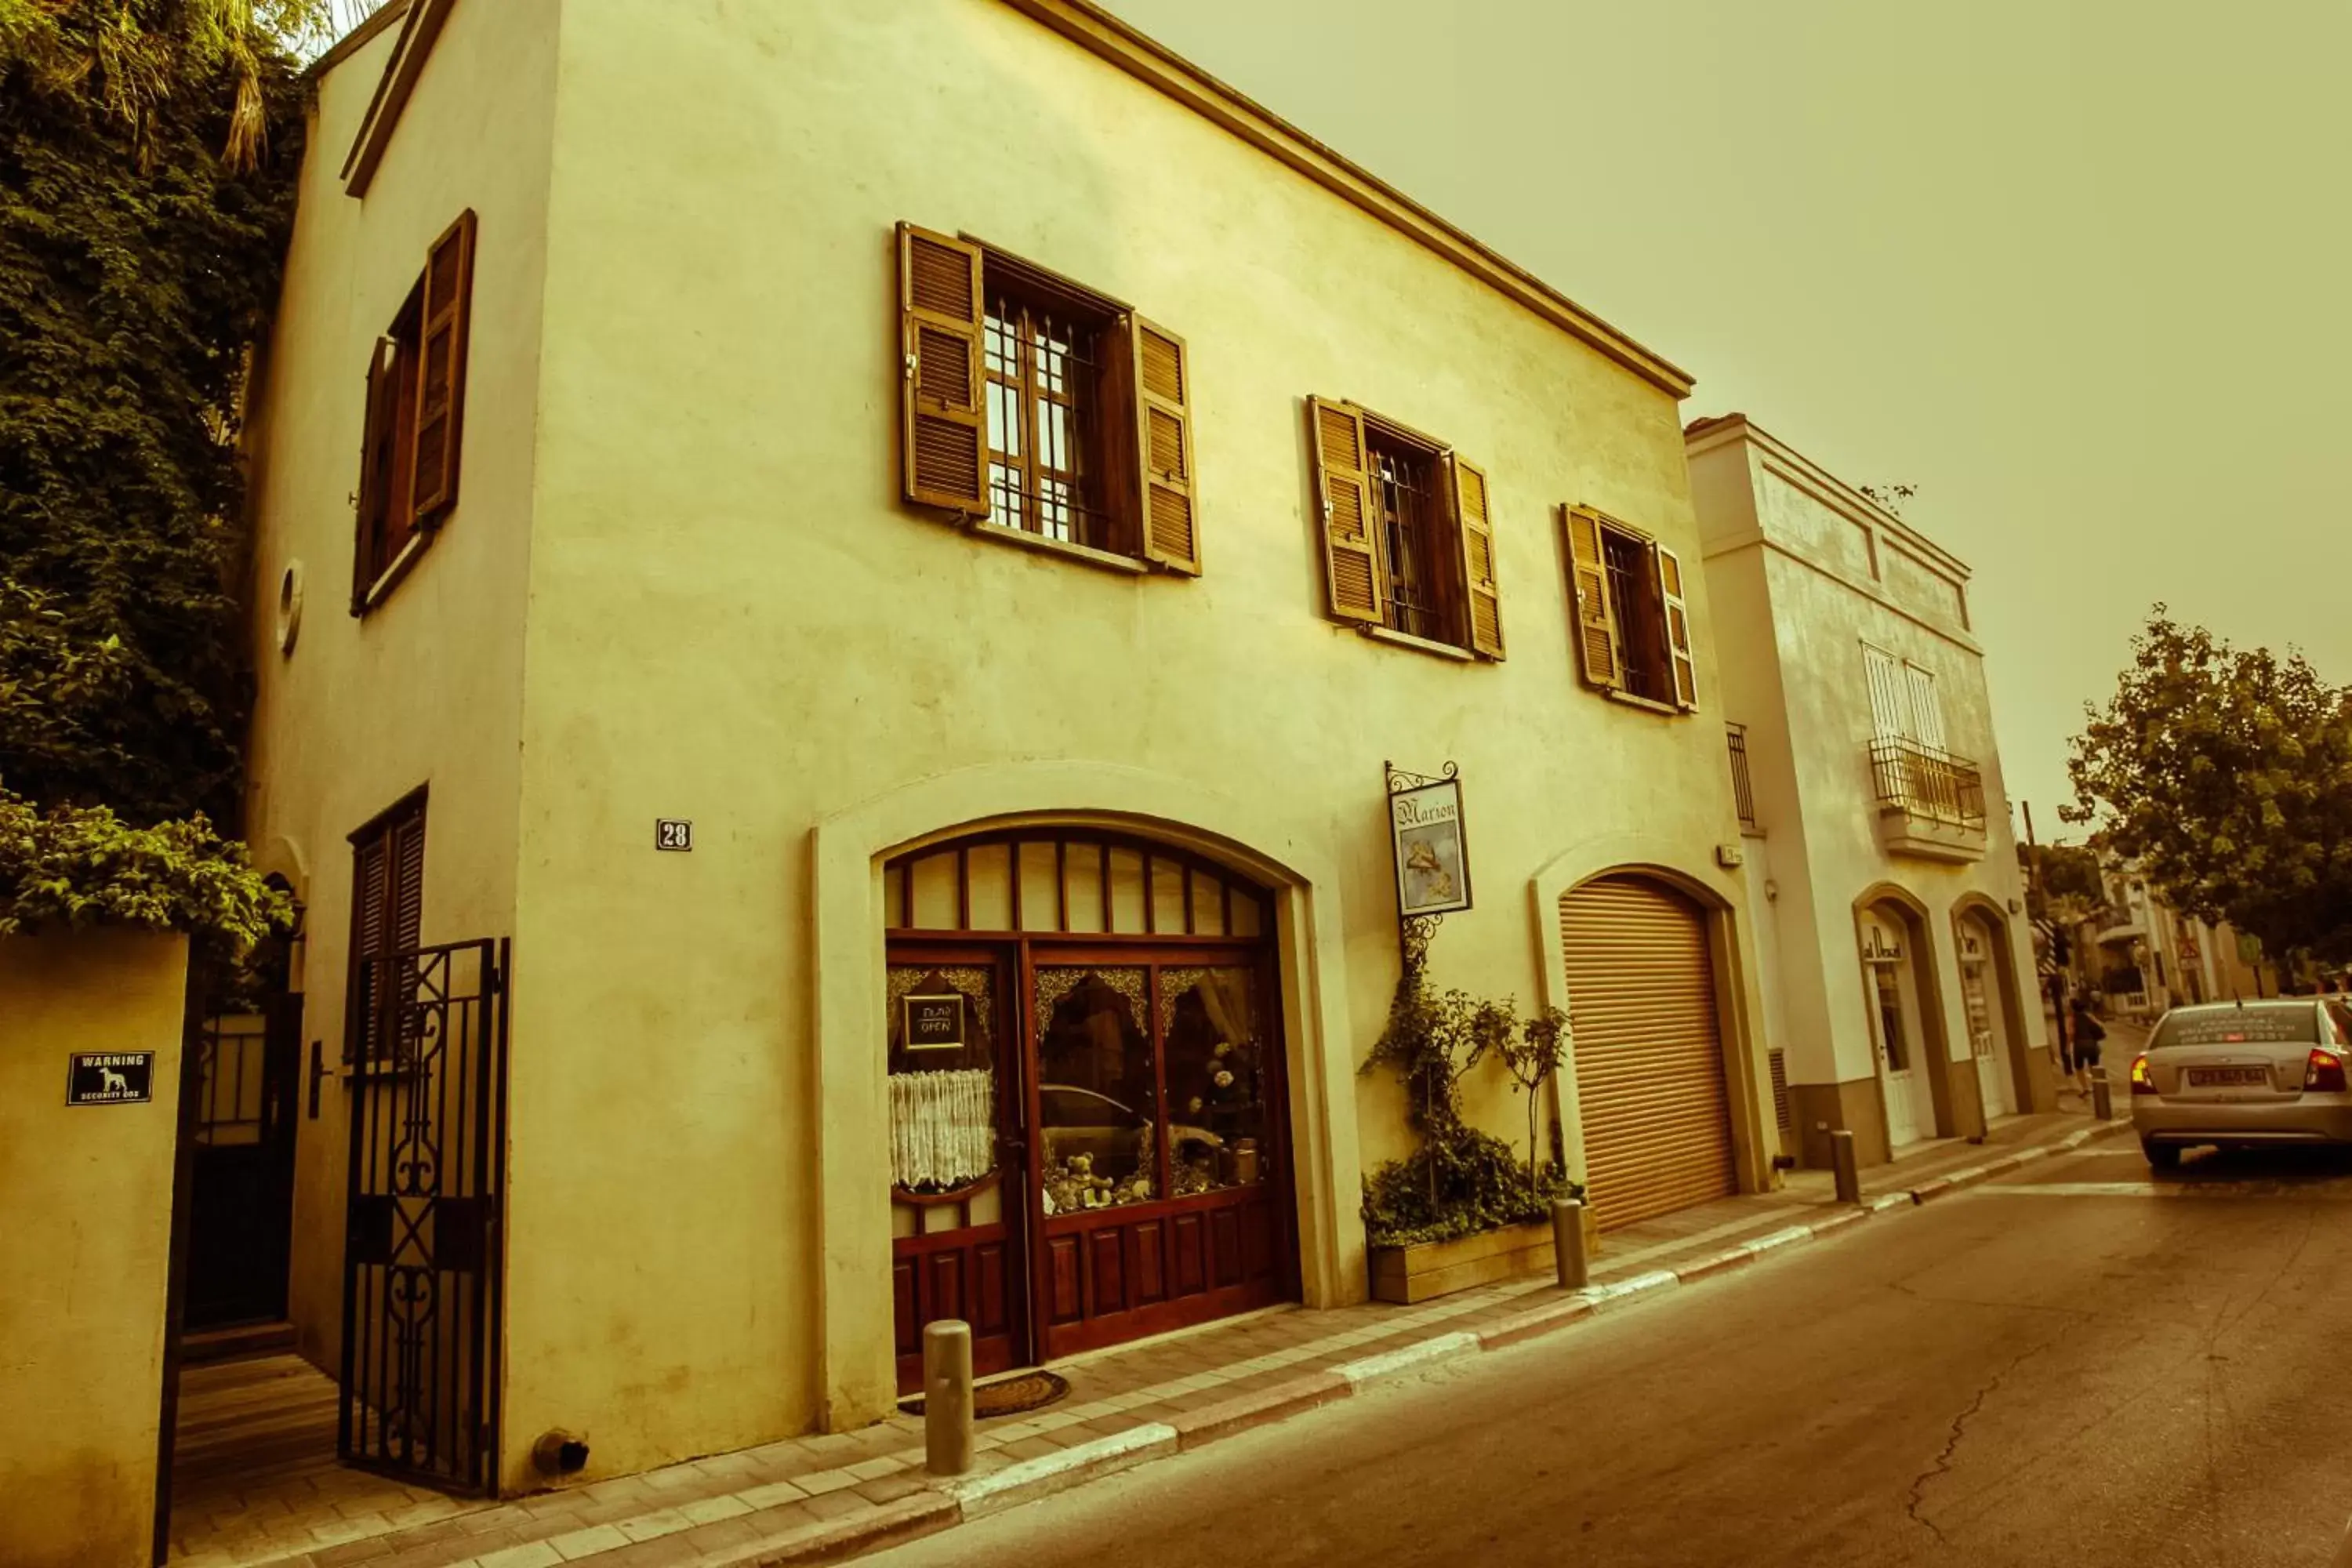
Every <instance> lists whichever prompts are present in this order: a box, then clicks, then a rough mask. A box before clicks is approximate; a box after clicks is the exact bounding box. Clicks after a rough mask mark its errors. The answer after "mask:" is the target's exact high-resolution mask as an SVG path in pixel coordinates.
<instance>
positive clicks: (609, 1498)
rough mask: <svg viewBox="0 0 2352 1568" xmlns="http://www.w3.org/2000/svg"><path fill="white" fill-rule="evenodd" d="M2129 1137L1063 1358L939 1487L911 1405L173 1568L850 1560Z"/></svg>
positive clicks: (1714, 1210) (1741, 1210) (2067, 1130)
mask: <svg viewBox="0 0 2352 1568" xmlns="http://www.w3.org/2000/svg"><path fill="white" fill-rule="evenodd" d="M2122 1114H2123V1115H2124V1116H2125V1117H2126V1118H2127V1117H2128V1115H2129V1108H2128V1106H2125V1107H2123V1108H2122ZM2128 1127H2129V1122H2128V1121H2127V1120H2126V1121H2116V1122H2112V1123H2107V1124H2104V1125H2102V1124H2097V1123H2094V1122H2092V1121H2090V1120H2089V1118H2088V1116H2087V1114H2086V1113H2085V1112H2083V1111H2075V1112H2072V1113H2068V1112H2059V1113H2053V1114H2049V1115H2042V1116H2032V1117H2014V1118H2010V1119H2007V1120H2005V1121H2002V1122H2000V1123H1999V1124H1997V1125H1996V1126H1995V1127H1994V1128H1993V1130H1992V1131H1991V1132H1990V1135H1989V1136H1988V1138H1987V1139H1986V1140H1985V1141H1984V1142H1981V1143H1971V1142H1961V1141H1957V1140H1955V1141H1949V1142H1940V1143H1936V1144H1931V1145H1928V1146H1927V1147H1925V1148H1918V1149H1915V1150H1913V1151H1911V1152H1908V1153H1907V1154H1906V1156H1905V1157H1904V1158H1902V1159H1900V1160H1897V1161H1896V1162H1895V1163H1891V1164H1887V1165H1882V1166H1878V1167H1875V1168H1874V1169H1873V1170H1871V1171H1869V1172H1866V1173H1864V1202H1863V1203H1862V1204H1861V1205H1839V1204H1837V1203H1836V1202H1835V1201H1834V1194H1832V1190H1831V1185H1830V1178H1829V1175H1828V1173H1825V1172H1795V1173H1790V1175H1789V1178H1788V1181H1787V1184H1786V1185H1785V1186H1784V1187H1783V1189H1782V1190H1780V1191H1778V1192H1774V1193H1769V1194H1756V1195H1752V1196H1746V1197H1737V1198H1727V1199H1724V1200H1722V1201H1720V1202H1717V1203H1713V1204H1707V1205H1702V1206H1700V1207H1698V1208H1695V1209H1690V1210H1685V1211H1684V1212H1683V1213H1681V1214H1677V1215H1670V1216H1668V1217H1666V1218H1664V1219H1659V1220H1653V1221H1648V1222H1645V1223H1643V1224H1641V1225H1636V1226H1628V1227H1626V1228H1624V1229H1622V1230H1618V1231H1613V1232H1612V1233H1611V1234H1610V1235H1609V1236H1608V1237H1607V1238H1606V1239H1605V1242H1604V1246H1603V1248H1602V1250H1601V1252H1600V1253H1599V1254H1598V1255H1596V1257H1595V1258H1593V1267H1592V1284H1591V1287H1590V1288H1589V1289H1584V1290H1580V1291H1562V1290H1560V1289H1558V1288H1557V1287H1556V1286H1555V1284H1554V1283H1553V1281H1552V1280H1551V1279H1550V1278H1549V1276H1546V1277H1542V1278H1526V1279H1514V1280H1507V1281H1503V1282H1500V1283H1497V1284H1494V1285H1489V1286H1486V1287H1482V1288H1480V1289H1475V1290H1468V1291H1464V1292H1462V1293H1460V1294H1458V1295H1454V1296H1448V1297H1445V1298H1444V1299H1442V1300H1436V1301H1432V1302H1429V1303H1426V1304H1424V1305H1423V1306H1420V1307H1412V1308H1405V1307H1394V1306H1388V1305H1383V1304H1379V1303H1366V1304H1364V1305H1360V1306H1355V1307H1347V1308H1340V1309H1337V1310H1328V1311H1312V1312H1310V1311H1305V1310H1297V1309H1276V1310H1270V1311H1266V1312H1262V1313H1257V1314H1254V1315H1252V1316H1250V1317H1247V1318H1241V1319H1234V1320H1228V1321H1223V1322H1220V1323H1214V1324H1210V1325H1206V1326H1204V1327H1202V1328H1201V1329H1198V1330H1194V1331H1190V1332H1186V1333H1181V1334H1176V1335H1170V1336H1166V1337H1163V1338H1160V1339H1157V1340H1154V1341H1151V1342H1148V1343H1144V1344H1139V1345H1135V1346H1129V1347H1122V1348H1118V1349H1113V1350H1109V1351H1105V1352H1097V1353H1096V1354H1094V1355H1091V1356H1087V1357H1082V1358H1079V1359H1077V1360H1076V1361H1074V1362H1070V1363H1058V1364H1057V1365H1056V1366H1055V1371H1057V1372H1059V1373H1061V1374H1062V1375H1063V1376H1065V1377H1066V1378H1067V1379H1068V1380H1069V1383H1070V1393H1069V1395H1068V1396H1067V1397H1066V1398H1065V1399H1064V1400H1062V1401H1061V1402H1059V1403H1058V1404H1056V1405H1052V1406H1049V1407H1048V1408H1046V1409H1044V1410H1041V1411H1038V1412H1035V1413H1034V1414H1032V1415H1025V1416H1020V1417H1015V1418H1011V1419H1000V1420H996V1421H991V1422H987V1423H983V1424H982V1426H981V1429H980V1434H979V1438H978V1443H979V1447H980V1449H981V1453H980V1457H979V1464H978V1467H977V1468H975V1469H974V1471H973V1472H972V1473H971V1474H970V1475H968V1476H964V1477H960V1478H957V1479H953V1480H946V1481H942V1480H938V1479H933V1478H929V1477H928V1476H926V1475H925V1473H924V1471H923V1436H922V1424H921V1422H920V1420H919V1418H916V1417H912V1416H908V1415H898V1416H895V1417H893V1418H891V1419H889V1420H887V1421H885V1422H882V1423H880V1424H878V1425H877V1426H870V1427H867V1428H866V1429H864V1430H862V1431H857V1432H849V1433H836V1434H831V1435H827V1436H812V1437H798V1438H793V1439H789V1440H787V1441H784V1442H780V1443H773V1444H769V1445H767V1446H765V1447H759V1448H752V1449H747V1450H744V1451H742V1452H740V1453H733V1454H724V1455H719V1456H717V1457H714V1458H704V1459H698V1460H694V1461H691V1462H688V1463H685V1464H679V1465H673V1466H670V1467H667V1468H664V1469H660V1470H654V1471H649V1472H647V1473H646V1474H644V1475H639V1476H631V1477H624V1478H618V1479H612V1480H605V1481H597V1482H593V1483H591V1484H588V1485H585V1486H579V1487H573V1488H569V1489H563V1490H561V1491H554V1492H547V1493H542V1494H540V1495H537V1496H533V1497H526V1498H521V1499H518V1500H511V1501H506V1502H500V1503H495V1504H464V1503H458V1502H455V1501H445V1502H444V1503H442V1504H441V1505H439V1507H438V1508H436V1509H432V1510H426V1513H427V1514H428V1515H430V1516H420V1515H419V1514H414V1513H412V1514H409V1515H408V1516H407V1517H405V1518H396V1517H383V1516H377V1517H373V1518H368V1517H364V1516H362V1517H354V1516H352V1514H350V1513H349V1512H348V1511H338V1512H334V1513H331V1514H330V1515H328V1516H327V1517H326V1518H325V1519H323V1520H320V1519H314V1518H313V1517H312V1516H311V1515H310V1513H308V1512H306V1511H305V1510H303V1509H301V1508H299V1507H293V1508H286V1509H279V1510H275V1511H274V1512H272V1511H270V1510H264V1512H263V1514H262V1516H261V1517H259V1518H258V1519H257V1520H256V1521H252V1522H253V1524H254V1525H255V1528H254V1529H253V1530H251V1531H246V1530H240V1529H237V1528H236V1525H238V1524H239V1523H240V1522H242V1521H227V1520H225V1521H219V1523H220V1524H221V1526H223V1528H222V1529H220V1530H218V1531H215V1532H214V1533H213V1534H212V1535H211V1536H210V1537H209V1538H208V1539H207V1541H206V1542H205V1546H204V1547H203V1548H202V1549H200V1550H198V1551H196V1552H193V1553H191V1554H189V1555H186V1556H182V1555H180V1554H178V1553H175V1554H174V1555H173V1563H175V1564H178V1563H186V1564H189V1565H190V1568H230V1565H232V1564H238V1565H242V1564H254V1563H279V1564H286V1565H289V1568H292V1565H301V1568H341V1565H344V1564H353V1563H361V1564H369V1565H371V1568H546V1565H548V1564H552V1563H563V1562H583V1561H584V1562H588V1563H594V1564H596V1565H598V1568H624V1565H628V1564H648V1565H650V1564H677V1563H713V1564H716V1563H733V1564H750V1563H761V1564H767V1563H814V1562H820V1561H826V1560H831V1559H836V1558H840V1557H845V1556H848V1555H852V1554H854V1553H856V1552H863V1551H866V1550H870V1549H872V1548H874V1547H877V1546H880V1545H884V1544H887V1543H889V1542H895V1541H899V1540H905V1539H909V1538H911V1537H913V1536H916V1535H920V1534H927V1533H929V1532H930V1531H936V1530H941V1529H946V1528H949V1527H950V1526H952V1525H954V1524H956V1523H958V1522H960V1521H962V1520H963V1519H966V1518H970V1517H977V1516H979V1515H982V1514H984V1513H988V1512H993V1511H995V1510H999V1509H1003V1508H1006V1507H1011V1506H1013V1505H1014V1504H1016V1503H1020V1502H1024V1501H1027V1500H1031V1499H1033V1498H1035V1497H1039V1496H1042V1495H1045V1494H1046V1493H1048V1492H1052V1491H1056V1490H1060V1489H1064V1488H1066V1487H1069V1486H1072V1485H1076V1484H1077V1483H1079V1482H1081V1481H1084V1480H1086V1479H1090V1478H1092V1477H1094V1476H1097V1475H1102V1474H1107V1473H1108V1472H1110V1471H1113V1470H1118V1469H1123V1468H1127V1467H1128V1466H1130V1465H1134V1464H1138V1463H1140V1462H1142V1461H1144V1460H1147V1459H1150V1458H1158V1457H1160V1456H1163V1455H1167V1454H1171V1453H1174V1452H1176V1451H1178V1450H1180V1449H1182V1448H1189V1447H1196V1446H1198V1445H1200V1444H1202V1443H1206V1442H1211V1441H1213V1440H1215V1439H1216V1438H1218V1437H1221V1436H1228V1435H1230V1434H1233V1433H1235V1432H1239V1431H1243V1430H1246V1429H1248V1428H1250V1427H1253V1426H1262V1425H1265V1424H1266V1423H1268V1422H1272V1421H1278V1420H1281V1419H1283V1418H1285V1417H1286V1416H1288V1415H1295V1414H1297V1413H1299V1412H1302V1411H1305V1410H1307V1409H1311V1408H1313V1407H1314V1406H1316V1405H1320V1404H1324V1403H1327V1402H1328V1401H1330V1400H1334V1399H1341V1398H1345V1397H1347V1396H1348V1395H1349V1394H1352V1393H1353V1392H1354V1391H1355V1390H1356V1389H1357V1388H1358V1387H1360V1386H1361V1385H1362V1384H1366V1383H1370V1382H1372V1381H1375V1380H1377V1379H1379V1378H1381V1377H1384V1376H1389V1375H1393V1374H1395V1373H1402V1372H1404V1371H1408V1370H1410V1369H1412V1368H1414V1367H1419V1366H1423V1365H1425V1364H1427V1363H1432V1362H1434V1361H1439V1360H1444V1359H1446V1358H1449V1357H1453V1356H1458V1355H1472V1354H1476V1353H1478V1352H1483V1351H1486V1350H1492V1349H1498V1348H1501V1347H1503V1346H1506V1345H1511V1344H1517V1343H1519V1342H1524V1341H1526V1340H1529V1339H1532V1338H1535V1337H1538V1336H1539V1335H1543V1334H1548V1333H1550V1332H1553V1331H1557V1330H1560V1329H1563V1328H1566V1327H1568V1326H1570V1325H1571V1324H1573V1323H1575V1322H1577V1321H1580V1320H1582V1319H1584V1318H1586V1317H1588V1316H1590V1315H1591V1314H1592V1313H1595V1312H1601V1311H1608V1310H1615V1309H1618V1308H1621V1307H1622V1306H1623V1305H1625V1304H1627V1303H1629V1302H1630V1301H1633V1300H1639V1299H1640V1298H1642V1297H1643V1296H1644V1295H1646V1294H1649V1293H1651V1292H1654V1291H1657V1290H1661V1289H1671V1288H1674V1287H1676V1286H1679V1285H1681V1284H1684V1283H1687V1282H1689V1281H1692V1280H1695V1279H1702V1278H1705V1277H1706V1276H1708V1275H1712V1274H1717V1273H1721V1272H1724V1271H1726V1270H1728V1269H1732V1268H1738V1267H1740V1266H1742V1265H1744V1264H1747V1263H1751V1262H1753V1261H1755V1260H1756V1259H1757V1258H1759V1257H1761V1256H1763V1255H1764V1254H1765V1253H1767V1252H1770V1251H1776V1250H1778V1249H1780V1248H1782V1247H1789V1246H1792V1245H1797V1244H1801V1243H1802V1242H1805V1241H1808V1240H1811V1239H1812V1238H1813V1237H1819V1236H1822V1235H1825V1234H1827V1233H1829V1232H1832V1231H1834V1230H1838V1229H1841V1228H1843V1227H1845V1226H1852V1225H1854V1224H1858V1223H1861V1222H1863V1221H1865V1220H1867V1219H1869V1218H1870V1217H1872V1216H1873V1215H1876V1214H1880V1213H1883V1212H1885V1211H1887V1210H1889V1209H1897V1208H1908V1207H1910V1206H1911V1205H1915V1204H1918V1203H1924V1202H1927V1201H1929V1200H1930V1199H1931V1198H1933V1197H1935V1196H1936V1195H1937V1194H1941V1193H1944V1192H1947V1191H1950V1190H1953V1189H1955V1188H1958V1187H1962V1186H1966V1185H1969V1184H1971V1183H1974V1182H1978V1181H1982V1180H1985V1179H1987V1178H1989V1177H1990V1176H1992V1175H1996V1174H1999V1173H2002V1172H2004V1171H2009V1170H2014V1169H2016V1168H2018V1167H2019V1166H2021V1165H2022V1164H2024V1163H2027V1162H2028V1161H2030V1160H2033V1159H2038V1158H2042V1157H2045V1156H2047V1155H2049V1154H2051V1153H2053V1152H2059V1151H2062V1150H2063V1149H2068V1148H2072V1147H2075V1146H2078V1145H2080V1144H2081V1143H2083V1142H2086V1141H2088V1140H2089V1139H2091V1138H2093V1137H2096V1136H2101V1135H2103V1134H2104V1133H2106V1132H2110V1131H2126V1130H2127V1129H2128Z"/></svg>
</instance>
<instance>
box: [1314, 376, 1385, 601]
mask: <svg viewBox="0 0 2352 1568" xmlns="http://www.w3.org/2000/svg"><path fill="white" fill-rule="evenodd" d="M1307 409H1308V414H1309V417H1310V418H1311V419H1312V421H1313V424H1314V431H1315V483H1316V492H1317V496H1318V500H1320V502H1321V503H1322V510H1323V563H1324V567H1325V574H1326V581H1327V582H1328V585H1329V588H1330V600H1331V614H1332V615H1333V616H1336V617H1338V618H1339V619H1340V620H1343V621H1369V622H1371V623H1374V624H1375V625H1377V624H1378V623H1379V622H1380V621H1381V574H1380V566H1379V560H1378V556H1377V554H1376V553H1375V551H1376V547H1375V545H1374V544H1373V542H1372V534H1371V521H1370V519H1371V512H1372V506H1371V483H1370V479H1368V478H1367V477H1366V468H1367V467H1368V465H1369V464H1370V454H1369V453H1368V451H1367V450H1366V445H1365V440H1364V416H1363V415H1362V413H1361V412H1360V411H1359V410H1357V409H1353V408H1349V407H1348V406H1346V405H1342V404H1338V403H1327V402H1325V401H1324V400H1323V399H1321V398H1319V397H1312V398H1309V399H1307Z"/></svg>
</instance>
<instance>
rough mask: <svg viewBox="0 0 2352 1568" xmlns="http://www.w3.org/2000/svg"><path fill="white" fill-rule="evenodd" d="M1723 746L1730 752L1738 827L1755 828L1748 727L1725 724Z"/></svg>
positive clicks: (1754, 804) (1754, 800)
mask: <svg viewBox="0 0 2352 1568" xmlns="http://www.w3.org/2000/svg"><path fill="white" fill-rule="evenodd" d="M1723 728H1724V744H1725V745H1727V746H1728V747H1729V748H1730V750H1731V798H1732V800H1733V801H1734V802H1736V803H1737V804H1738V807H1739V826H1742V827H1746V828H1751V829H1752V828H1753V827H1755V826H1756V786H1755V785H1754V784H1751V783H1749V782H1748V726H1747V725H1745V724H1727V725H1725V726H1724V727H1723Z"/></svg>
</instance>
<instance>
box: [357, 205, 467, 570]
mask: <svg viewBox="0 0 2352 1568" xmlns="http://www.w3.org/2000/svg"><path fill="white" fill-rule="evenodd" d="M473 289H474V215H473V213H472V212H470V211H468V212H466V213H462V214H460V215H459V216H458V217H457V222H455V223H453V224H451V225H450V226H449V227H448V228H447V229H446V231H445V232H444V233H443V234H442V235H441V236H440V237H439V238H437V239H436V240H435V241H434V242H433V244H432V245H431V246H430V247H427V248H426V251H425V267H424V269H423V270H422V271H421V272H420V273H419V274H418V275H417V279H416V282H415V287H413V288H412V289H410V290H409V293H408V297H407V299H406V300H404V301H403V302H402V304H401V307H400V309H399V310H398V311H396V312H395V313H394V316H393V319H392V323H391V325H390V327H389V328H388V329H387V330H386V331H385V332H384V334H383V336H382V337H381V338H379V339H377V341H376V343H375V346H374V349H373V352H372V353H371V354H370V356H369V360H368V370H367V403H366V420H365V426H364V433H363V435H362V439H361V452H360V484H359V491H358V496H359V520H358V527H357V531H356V540H355V543H354V546H353V549H352V614H353V615H355V616H357V615H364V614H366V613H367V611H368V610H369V609H371V608H373V606H374V605H377V604H379V603H381V602H382V601H383V597H384V595H386V594H389V593H390V592H391V591H392V588H393V585H394V584H395V583H397V582H398V581H399V579H400V577H401V576H402V574H404V573H405V572H406V571H407V570H408V568H409V566H410V565H411V564H412V563H414V562H415V558H416V556H417V554H418V553H419V552H421V551H422V550H423V549H424V548H425V545H426V544H428V543H430V542H432V539H433V535H434V532H435V531H436V529H438V528H439V526H440V525H441V523H442V522H443V521H444V520H445V519H446V518H447V517H448V515H449V514H450V512H452V511H453V510H456V509H457V479H458V474H459V472H460V469H461V467H462V465H461V463H460V461H459V452H460V448H461V447H462V444H463V438H464V435H465V414H466V360H467V342H468V339H469V337H470V335H471V331H472V314H473Z"/></svg>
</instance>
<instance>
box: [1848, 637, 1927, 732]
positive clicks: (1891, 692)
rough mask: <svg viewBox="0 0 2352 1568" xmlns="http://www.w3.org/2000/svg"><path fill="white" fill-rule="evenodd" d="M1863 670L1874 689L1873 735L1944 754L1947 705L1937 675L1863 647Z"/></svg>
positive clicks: (1871, 700) (1871, 701) (1869, 646)
mask: <svg viewBox="0 0 2352 1568" xmlns="http://www.w3.org/2000/svg"><path fill="white" fill-rule="evenodd" d="M1862 658H1863V671H1864V677H1865V678H1866V679H1867V680H1868V682H1869V686H1870V722H1871V729H1872V731H1873V733H1874V735H1875V736H1876V737H1877V738H1878V739H1880V740H1884V741H1898V740H1899V741H1916V742H1918V743H1919V744H1921V745H1923V746H1926V747H1928V748H1930V749H1931V750H1934V751H1937V752H1941V751H1943V750H1945V749H1946V748H1945V744H1944V702H1943V698H1942V695H1941V694H1940V693H1939V692H1938V691H1937V689H1936V672H1935V671H1934V670H1931V669H1924V668H1920V667H1919V666H1918V665H1916V664H1913V663H1911V662H1910V661H1909V660H1908V659H1900V658H1895V655H1893V654H1891V653H1889V652H1887V651H1886V650H1885V648H1882V647H1873V646H1872V645H1871V644H1869V643H1864V644H1863V645H1862Z"/></svg>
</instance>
